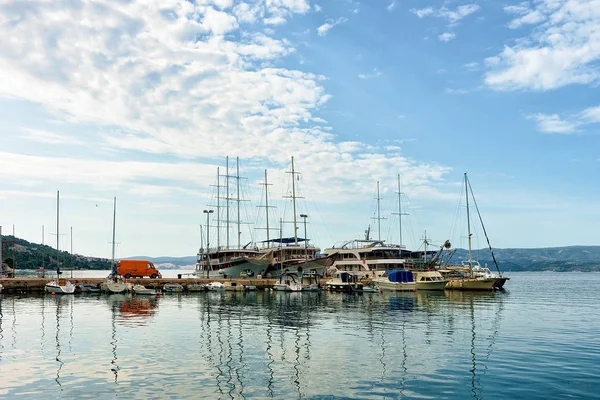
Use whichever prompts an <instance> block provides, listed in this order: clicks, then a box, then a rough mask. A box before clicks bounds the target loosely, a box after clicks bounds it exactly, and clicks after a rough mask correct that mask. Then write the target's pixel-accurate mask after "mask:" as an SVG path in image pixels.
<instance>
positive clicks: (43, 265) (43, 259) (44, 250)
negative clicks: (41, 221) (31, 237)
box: [42, 225, 46, 278]
mask: <svg viewBox="0 0 600 400" xmlns="http://www.w3.org/2000/svg"><path fill="white" fill-rule="evenodd" d="M44 247H46V246H44V225H42V278H45V277H46V271H45V269H46V268H45V265H46V264H45V262H46V260H45V258H46V249H45V248H44Z"/></svg>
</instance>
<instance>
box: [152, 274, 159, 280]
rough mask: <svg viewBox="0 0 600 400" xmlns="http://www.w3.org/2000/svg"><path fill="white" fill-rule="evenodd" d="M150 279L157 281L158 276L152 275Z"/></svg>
mask: <svg viewBox="0 0 600 400" xmlns="http://www.w3.org/2000/svg"><path fill="white" fill-rule="evenodd" d="M150 278H152V279H156V278H158V276H157V275H156V274H152V275H150Z"/></svg>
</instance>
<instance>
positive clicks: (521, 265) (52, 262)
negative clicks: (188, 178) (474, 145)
mask: <svg viewBox="0 0 600 400" xmlns="http://www.w3.org/2000/svg"><path fill="white" fill-rule="evenodd" d="M3 247H4V259H5V262H6V263H7V264H9V266H12V264H13V260H14V264H15V266H16V268H17V269H38V268H40V267H41V266H42V254H43V255H44V263H45V267H46V269H49V270H52V269H56V249H53V248H52V247H50V246H46V245H41V244H37V243H31V242H28V241H26V240H24V239H19V238H14V237H12V236H4V243H3ZM494 254H495V255H496V260H498V264H499V265H500V269H501V270H502V271H548V270H550V271H557V272H564V271H600V246H565V247H547V248H536V249H494ZM473 257H474V258H475V259H477V260H479V262H480V263H481V264H482V265H484V264H486V263H487V264H488V267H493V261H492V257H491V255H490V252H489V250H488V249H479V250H473ZM467 258H468V257H467V251H466V250H464V249H458V250H456V252H455V253H454V255H453V256H452V258H451V259H450V263H451V264H460V262H461V261H463V260H466V259H467ZM126 259H144V260H149V261H151V262H152V263H154V264H156V265H158V266H160V267H161V268H163V269H169V268H175V269H177V268H180V267H183V266H189V265H193V264H195V262H196V256H184V257H169V256H163V257H147V256H135V257H127V258H126ZM60 263H61V268H62V269H65V270H67V269H99V270H107V269H110V261H109V260H107V259H104V258H95V257H86V256H82V255H79V254H74V255H71V254H69V253H68V252H66V251H61V252H60Z"/></svg>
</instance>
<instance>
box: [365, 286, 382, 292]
mask: <svg viewBox="0 0 600 400" xmlns="http://www.w3.org/2000/svg"><path fill="white" fill-rule="evenodd" d="M362 291H363V293H379V292H380V289H379V288H376V287H375V286H373V285H364V286H363V288H362Z"/></svg>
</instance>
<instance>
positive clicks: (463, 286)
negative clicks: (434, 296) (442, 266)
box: [445, 278, 506, 290]
mask: <svg viewBox="0 0 600 400" xmlns="http://www.w3.org/2000/svg"><path fill="white" fill-rule="evenodd" d="M501 280H504V282H506V278H455V279H450V280H449V281H448V282H447V283H446V287H445V289H446V290H494V289H499V288H501V287H502V285H503V284H504V282H502V283H501V282H499V281H501ZM498 285H500V287H498Z"/></svg>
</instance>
